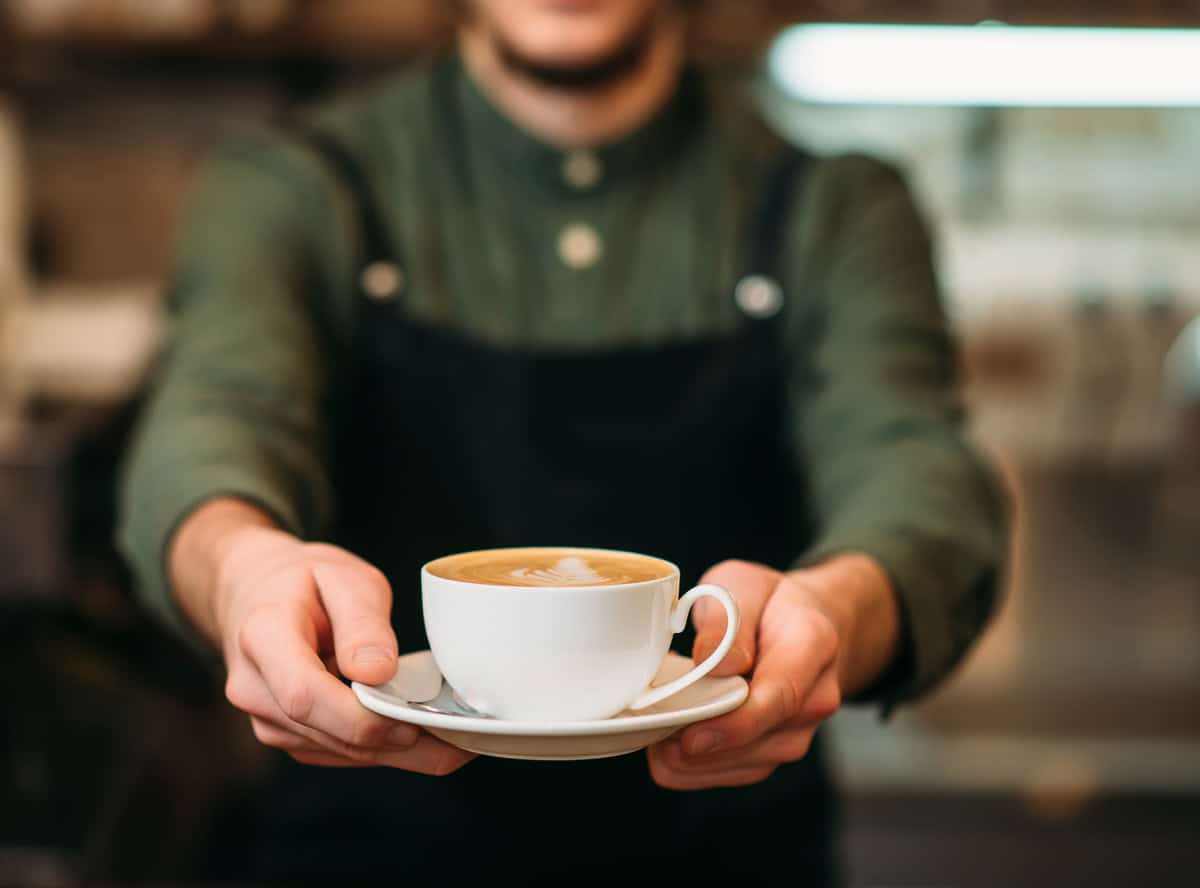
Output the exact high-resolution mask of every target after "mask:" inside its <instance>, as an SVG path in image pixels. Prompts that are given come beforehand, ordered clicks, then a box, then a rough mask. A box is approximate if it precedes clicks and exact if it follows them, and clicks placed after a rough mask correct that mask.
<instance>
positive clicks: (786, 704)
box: [648, 555, 898, 790]
mask: <svg viewBox="0 0 1200 888" xmlns="http://www.w3.org/2000/svg"><path fill="white" fill-rule="evenodd" d="M702 582H704V583H716V584H717V585H720V586H724V587H725V588H726V589H728V590H729V592H730V594H731V595H733V597H734V598H735V599H736V601H737V603H738V609H739V611H740V613H741V628H740V629H739V631H738V635H737V639H736V640H735V642H734V646H733V648H732V650H730V652H729V654H728V655H727V656H726V657H725V659H724V660H723V661H722V662H721V664H720V665H719V666H718V667H717V668H716V669H715V670H713V672H712V673H711V674H712V675H714V676H721V675H748V676H750V695H749V697H748V698H747V699H746V702H745V703H743V704H742V705H741V706H740V707H739V708H737V709H735V710H734V711H732V712H730V713H727V714H726V715H723V716H720V717H718V718H715V719H710V720H708V721H704V722H700V723H698V724H695V725H691V726H689V727H688V728H687V729H685V730H684V731H682V732H680V733H679V734H676V735H674V736H672V737H670V738H668V739H667V740H665V741H663V742H661V743H658V744H655V745H654V746H652V747H651V748H650V750H649V751H648V756H649V761H650V772H651V775H652V776H653V778H654V780H655V782H657V783H658V784H659V785H661V786H663V787H666V788H668V789H679V790H692V789H708V788H712V787H719V786H744V785H748V784H752V783H758V782H760V781H762V780H765V779H766V778H767V777H769V776H770V775H771V774H772V773H773V772H774V771H775V769H776V768H778V767H779V766H780V765H783V764H786V763H788V762H794V761H797V760H798V759H801V758H803V757H804V756H805V755H806V754H807V753H808V749H809V746H810V744H811V743H812V739H813V735H814V734H815V732H816V730H817V727H818V726H819V725H820V724H821V722H823V721H824V720H825V719H827V718H829V717H830V716H831V715H833V714H834V713H835V712H837V710H838V707H839V706H840V704H841V700H842V696H843V693H844V692H846V688H847V685H849V686H851V689H852V690H853V689H854V686H856V685H862V684H865V683H866V681H867V680H868V679H869V678H871V677H873V676H871V675H870V674H869V673H871V672H875V673H878V672H882V669H883V667H884V666H886V664H887V662H889V661H890V659H891V655H892V653H893V651H894V649H895V643H896V642H895V639H896V637H897V634H898V614H897V607H896V603H895V601H894V596H893V594H892V592H891V588H890V584H889V583H888V581H887V578H886V575H885V574H884V573H883V571H882V570H881V569H880V568H879V567H878V566H877V565H876V564H875V563H874V562H873V561H871V560H870V559H869V558H867V556H863V555H847V556H838V557H837V558H835V559H832V560H831V561H830V562H827V563H825V564H822V565H820V566H818V567H815V568H812V569H809V570H803V571H793V572H791V573H780V572H779V571H776V570H773V569H772V568H769V567H765V566H763V565H760V564H751V563H747V562H742V561H727V562H724V563H722V564H719V565H717V566H716V567H714V568H713V569H711V570H710V571H708V573H707V574H705V576H704V577H703V579H702ZM714 605H715V602H712V601H711V599H702V600H701V601H699V602H697V603H696V606H695V610H694V611H693V622H694V623H695V626H696V643H695V646H694V648H693V659H694V660H695V661H696V662H700V661H701V660H702V659H703V658H704V657H706V656H707V655H708V654H709V653H711V652H712V651H713V650H714V649H715V648H716V646H717V644H718V643H719V642H720V640H721V637H722V636H723V635H724V630H725V621H724V617H723V611H722V609H721V608H720V607H719V606H714ZM859 605H861V607H860V606H859ZM864 613H865V614H867V615H870V616H871V617H873V618H874V624H873V625H870V631H868V632H866V633H863V635H864V636H865V639H858V641H864V640H865V641H866V642H867V643H868V644H869V645H870V647H869V648H868V649H866V650H861V649H860V650H858V651H855V650H853V645H852V642H854V641H855V639H852V638H851V637H850V636H851V635H853V634H855V632H856V626H858V625H861V624H862V621H861V620H860V619H859V618H860V617H861V616H863V615H864ZM859 647H860V648H861V647H862V646H861V645H860V646H859ZM864 670H865V671H866V673H867V674H864ZM856 672H857V673H859V674H857V675H856V674H855V673H856Z"/></svg>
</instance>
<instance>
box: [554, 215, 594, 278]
mask: <svg viewBox="0 0 1200 888" xmlns="http://www.w3.org/2000/svg"><path fill="white" fill-rule="evenodd" d="M602 250H603V244H602V243H601V241H600V235H599V234H597V233H596V229H594V228H592V226H590V225H587V224H585V223H583V222H572V223H571V224H570V225H568V226H567V227H566V228H564V229H563V230H562V233H561V234H560V235H559V236H558V256H559V258H560V259H562V261H563V264H564V265H566V266H567V267H568V268H574V269H576V270H582V269H585V268H590V267H591V266H593V265H595V264H596V261H597V260H598V259H599V258H600V253H601V252H602Z"/></svg>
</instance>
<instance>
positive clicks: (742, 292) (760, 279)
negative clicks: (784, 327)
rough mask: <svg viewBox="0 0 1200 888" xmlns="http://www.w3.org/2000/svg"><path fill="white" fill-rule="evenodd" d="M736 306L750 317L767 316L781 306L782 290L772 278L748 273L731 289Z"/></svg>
mask: <svg viewBox="0 0 1200 888" xmlns="http://www.w3.org/2000/svg"><path fill="white" fill-rule="evenodd" d="M733 298H734V301H736V302H737V304H738V308H740V309H741V310H742V311H744V312H745V313H746V314H747V315H749V316H750V317H752V318H769V317H771V316H772V315H774V314H778V312H779V309H781V308H782V307H783V290H782V289H781V288H780V286H779V283H778V282H777V281H776V280H775V279H774V278H770V277H767V276H766V275H762V274H748V275H746V276H745V277H744V278H742V279H741V280H740V281H738V283H737V287H735V288H734V291H733Z"/></svg>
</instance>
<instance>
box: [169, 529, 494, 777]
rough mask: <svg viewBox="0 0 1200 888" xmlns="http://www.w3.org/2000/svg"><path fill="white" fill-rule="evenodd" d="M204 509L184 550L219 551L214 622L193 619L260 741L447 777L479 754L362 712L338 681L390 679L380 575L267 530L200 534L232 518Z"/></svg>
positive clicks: (319, 758) (302, 758) (307, 756)
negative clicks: (214, 648) (204, 626)
mask: <svg viewBox="0 0 1200 888" xmlns="http://www.w3.org/2000/svg"><path fill="white" fill-rule="evenodd" d="M233 508H235V509H236V508H237V506H234V507H233ZM226 511H227V510H226ZM202 512H203V510H201V512H198V513H197V516H193V517H197V519H198V521H200V522H201V524H200V525H199V527H200V529H197V528H196V527H193V528H191V529H190V532H189V528H188V525H187V524H186V523H185V525H184V527H183V528H181V530H180V533H179V535H178V536H179V542H178V543H177V545H178V546H182V547H185V548H186V547H187V546H188V545H189V544H191V545H197V544H199V543H208V544H209V551H210V552H211V553H213V555H214V563H215V565H216V569H215V571H213V572H211V577H212V582H211V584H210V585H211V586H212V589H211V590H210V592H209V596H210V597H209V599H208V602H210V603H211V609H210V610H209V611H208V613H209V614H210V615H211V616H210V619H209V620H208V621H198V622H200V623H204V622H208V628H209V630H210V634H212V635H214V636H215V638H214V640H215V641H217V642H218V643H219V644H220V646H221V649H222V651H223V653H224V656H225V664H226V667H227V668H228V679H227V681H226V685H225V695H226V697H228V699H229V701H230V702H231V703H232V704H233V705H234V706H236V707H237V708H238V709H240V710H242V711H243V712H245V713H247V714H248V715H249V716H250V723H251V725H252V727H253V729H254V734H255V736H256V737H257V738H258V739H259V740H260V741H261V742H262V743H264V744H266V745H267V746H273V747H276V748H278V749H282V750H284V751H286V752H287V753H288V754H289V755H291V757H292V758H294V759H296V760H297V761H299V762H302V763H304V764H310V765H325V766H330V767H364V766H372V765H385V766H388V767H393V768H403V769H405V770H409V771H418V772H421V773H423V774H439V775H441V774H449V773H451V772H453V771H455V770H457V769H458V768H460V767H462V766H463V765H464V764H466V763H467V762H468V761H470V760H471V759H472V758H474V756H473V755H470V754H468V753H465V752H462V751H461V750H459V749H457V748H455V747H453V746H450V745H448V744H446V743H443V742H442V741H440V740H438V739H436V738H435V737H433V736H431V735H429V734H427V733H425V732H424V731H421V730H419V729H418V728H416V727H415V726H413V725H407V724H403V723H401V722H397V721H393V720H391V719H388V718H384V717H383V716H380V715H376V714H375V713H373V712H371V711H369V710H367V709H365V708H364V707H363V706H362V704H360V703H359V701H358V698H357V697H355V696H354V693H353V691H351V689H350V688H349V687H347V686H346V685H345V684H343V683H342V682H341V681H340V680H339V679H338V675H339V674H340V675H342V676H345V677H346V678H349V679H354V680H358V681H362V682H365V683H368V684H377V683H379V682H382V681H386V680H387V679H388V678H390V677H391V676H392V674H393V673H394V672H395V669H396V656H397V653H396V639H395V635H394V633H393V632H392V629H391V625H390V621H389V614H390V611H391V600H392V595H391V589H390V588H389V586H388V583H387V580H386V579H385V578H384V576H383V574H382V573H380V572H379V571H378V570H376V569H375V568H374V567H372V566H370V565H369V564H367V563H366V562H365V561H362V560H361V559H359V558H357V557H355V556H354V555H351V554H350V553H349V552H345V551H343V550H341V549H338V548H336V547H334V546H328V545H320V544H306V543H302V542H300V541H299V540H297V539H296V538H295V537H292V536H290V535H288V534H286V533H283V532H282V531H279V530H276V529H274V528H273V527H269V526H263V525H262V523H261V522H256V523H252V524H246V523H236V524H235V525H234V526H233V528H232V529H229V528H228V522H227V521H226V529H225V531H224V532H222V533H214V532H212V531H211V530H209V531H208V532H205V529H204V527H203V522H205V521H212V520H222V519H227V518H228V516H227V515H222V514H221V511H220V508H219V507H218V508H216V509H212V510H209V512H208V513H207V514H202ZM190 521H192V519H189V522H190ZM210 527H211V525H210ZM184 560H186V556H185V559H184ZM197 575H198V574H197V573H196V572H193V576H197ZM194 585H195V584H194V583H193V586H194ZM193 597H194V590H193Z"/></svg>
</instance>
